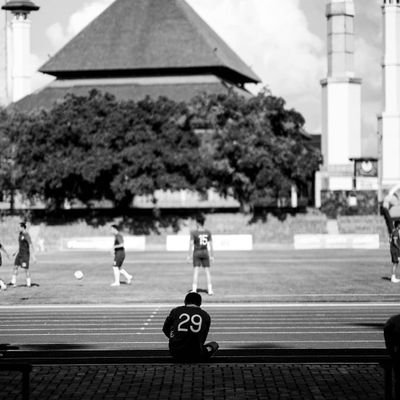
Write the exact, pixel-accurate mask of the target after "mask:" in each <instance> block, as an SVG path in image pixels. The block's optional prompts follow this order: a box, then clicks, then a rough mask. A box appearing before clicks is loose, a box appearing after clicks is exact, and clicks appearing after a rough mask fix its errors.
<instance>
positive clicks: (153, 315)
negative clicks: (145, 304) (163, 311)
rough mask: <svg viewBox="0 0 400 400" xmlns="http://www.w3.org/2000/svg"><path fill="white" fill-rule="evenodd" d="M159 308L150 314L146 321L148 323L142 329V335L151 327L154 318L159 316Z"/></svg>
mask: <svg viewBox="0 0 400 400" xmlns="http://www.w3.org/2000/svg"><path fill="white" fill-rule="evenodd" d="M158 310H159V308H158V307H157V308H156V309H155V310H153V312H152V313H151V314H150V316H149V318H147V319H146V322H145V323H144V324H143V326H142V327H141V328H140V330H141V332H140V333H142V332H143V331H144V330H145V329H147V327H148V326H149V324H150V323H151V321H152V320H153V318H154V317H155V316H156V315H157V313H158Z"/></svg>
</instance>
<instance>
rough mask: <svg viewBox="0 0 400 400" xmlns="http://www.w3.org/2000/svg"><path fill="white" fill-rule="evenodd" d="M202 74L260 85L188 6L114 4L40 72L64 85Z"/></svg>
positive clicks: (155, 1)
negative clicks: (127, 77)
mask: <svg viewBox="0 0 400 400" xmlns="http://www.w3.org/2000/svg"><path fill="white" fill-rule="evenodd" d="M199 70H200V71H201V72H212V73H214V74H216V75H218V76H221V77H223V78H227V79H228V80H230V81H232V82H235V83H239V84H243V83H246V82H259V81H260V79H259V77H258V76H257V75H256V74H255V73H254V72H253V71H252V70H251V69H250V68H249V67H248V66H247V65H246V64H245V63H244V62H243V61H242V60H241V59H240V58H239V57H238V56H237V54H236V53H235V52H234V51H233V50H232V49H231V48H230V47H229V46H228V45H227V44H226V43H225V42H224V41H223V40H222V39H221V38H220V37H219V36H218V35H217V34H216V33H215V32H214V31H213V30H212V29H211V28H210V27H209V26H208V25H207V24H206V23H205V22H204V21H203V20H202V19H201V18H200V17H199V16H198V15H197V14H196V13H195V12H194V10H193V9H192V8H191V7H190V6H189V5H188V4H187V3H186V2H185V1H184V0H116V1H115V2H114V3H113V4H111V6H110V7H109V8H107V9H106V10H105V11H104V12H103V13H102V14H101V15H100V16H99V17H98V18H96V19H95V20H94V21H93V22H92V23H90V24H89V25H88V26H87V27H86V28H85V29H83V30H82V31H81V32H80V33H79V34H78V35H77V36H76V37H74V38H73V39H72V40H71V41H70V42H69V43H67V44H66V45H65V46H64V47H63V48H62V49H61V50H60V51H59V52H58V53H57V54H55V55H54V57H52V58H51V59H50V60H49V61H48V62H46V63H45V64H44V65H43V66H42V68H41V69H40V71H41V72H44V73H47V74H50V75H54V76H56V77H58V78H61V79H66V78H71V77H74V78H77V77H85V76H89V75H90V76H94V75H97V76H110V75H113V74H114V75H115V74H117V73H118V75H121V74H126V75H130V76H135V75H136V76H143V75H148V74H149V73H150V74H152V73H153V74H156V75H157V74H166V73H171V72H172V73H174V71H175V73H182V72H183V71H184V72H185V73H195V71H199Z"/></svg>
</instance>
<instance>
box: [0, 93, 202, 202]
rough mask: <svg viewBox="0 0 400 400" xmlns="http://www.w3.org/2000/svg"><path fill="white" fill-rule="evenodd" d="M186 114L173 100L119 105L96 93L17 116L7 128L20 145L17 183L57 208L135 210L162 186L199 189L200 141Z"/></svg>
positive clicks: (24, 191) (110, 97)
mask: <svg viewBox="0 0 400 400" xmlns="http://www.w3.org/2000/svg"><path fill="white" fill-rule="evenodd" d="M185 113H187V110H186V106H185V105H184V104H182V103H175V102H173V101H171V100H167V99H162V98H160V99H158V100H157V101H153V100H152V99H150V98H146V99H144V100H143V101H141V102H138V103H135V102H133V101H117V100H116V99H115V97H114V96H112V95H110V94H102V93H100V92H98V91H96V90H93V91H91V92H90V93H89V95H88V96H76V95H72V94H69V95H67V96H66V97H65V99H64V101H63V102H62V103H59V104H56V105H55V106H54V107H53V108H52V109H50V110H48V111H45V110H42V111H40V112H39V113H36V114H35V115H22V114H17V113H16V114H14V116H13V117H12V118H11V121H9V123H8V128H7V131H8V137H9V138H11V140H12V141H13V143H15V145H16V146H17V148H18V150H17V152H16V156H15V163H16V165H18V167H19V169H20V171H21V173H20V174H19V175H18V177H17V178H16V185H17V187H18V189H19V190H20V191H22V192H23V193H25V194H26V195H27V197H28V198H30V199H37V198H40V199H43V200H45V201H46V202H47V203H48V204H49V205H50V206H52V207H54V208H60V207H62V205H63V203H64V202H65V200H68V201H70V202H73V201H74V200H79V201H81V202H83V203H85V204H90V202H91V201H92V200H101V199H108V200H111V201H113V202H114V203H115V204H116V205H117V206H119V207H129V206H130V205H131V203H132V200H133V199H134V197H135V196H137V195H154V192H155V191H156V190H158V189H161V190H168V189H170V190H180V189H187V188H188V189H195V188H197V185H198V182H199V181H200V180H201V178H202V175H203V169H202V167H201V157H200V155H199V146H200V142H199V140H198V138H197V137H196V135H195V134H194V133H193V131H191V129H190V126H188V125H181V124H180V123H179V121H180V119H181V118H182V116H184V115H185ZM18 121H19V122H18ZM21 121H22V122H21Z"/></svg>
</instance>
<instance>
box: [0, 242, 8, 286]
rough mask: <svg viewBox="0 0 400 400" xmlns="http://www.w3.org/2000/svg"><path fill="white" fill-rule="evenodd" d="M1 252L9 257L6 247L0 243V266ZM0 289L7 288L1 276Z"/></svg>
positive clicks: (0, 260)
mask: <svg viewBox="0 0 400 400" xmlns="http://www.w3.org/2000/svg"><path fill="white" fill-rule="evenodd" d="M1 252H3V253H4V254H5V255H6V256H7V258H10V255H9V254H8V252H7V250H6V248H5V247H4V246H3V245H2V244H1V243H0V267H1V266H2V265H3V260H2V257H1ZM0 290H7V285H6V284H5V283H4V281H3V280H2V279H1V278H0Z"/></svg>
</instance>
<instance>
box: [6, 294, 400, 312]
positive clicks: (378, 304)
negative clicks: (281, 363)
mask: <svg viewBox="0 0 400 400" xmlns="http://www.w3.org/2000/svg"><path fill="white" fill-rule="evenodd" d="M277 296H278V297H279V295H277ZM282 296H286V295H282ZM302 296H303V295H302ZM310 296H313V297H314V296H315V297H319V296H321V295H310ZM327 296H336V295H327ZM347 296H349V297H355V298H356V297H357V296H369V297H373V296H376V297H383V296H385V295H379V294H376V295H374V294H370V293H368V294H356V295H347ZM386 296H393V297H399V298H400V294H399V295H386ZM288 297H293V298H294V297H299V296H298V295H297V296H295V295H293V296H288ZM321 297H323V296H321ZM176 306H177V303H176V302H171V303H145V304H81V305H79V304H47V305H44V304H31V305H30V304H23V305H22V304H20V305H13V306H11V305H7V306H6V305H3V306H1V305H0V310H12V311H16V310H17V311H19V310H22V311H25V310H31V311H35V310H38V311H43V310H60V309H61V310H64V309H65V310H82V311H83V310H92V309H99V310H104V309H115V308H119V309H132V310H137V309H143V310H144V309H148V308H153V309H158V310H161V309H163V308H170V307H176ZM203 307H204V308H232V309H237V308H246V309H247V308H264V307H265V308H289V307H291V308H317V307H321V308H332V307H341V308H342V307H343V308H354V307H363V308H364V307H397V308H398V309H399V311H400V302H389V301H388V302H385V301H380V302H365V301H361V302H356V301H354V302H353V301H351V302H350V301H348V302H329V303H327V302H283V303H272V302H254V303H240V302H235V303H232V302H221V303H206V302H204V303H203Z"/></svg>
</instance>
